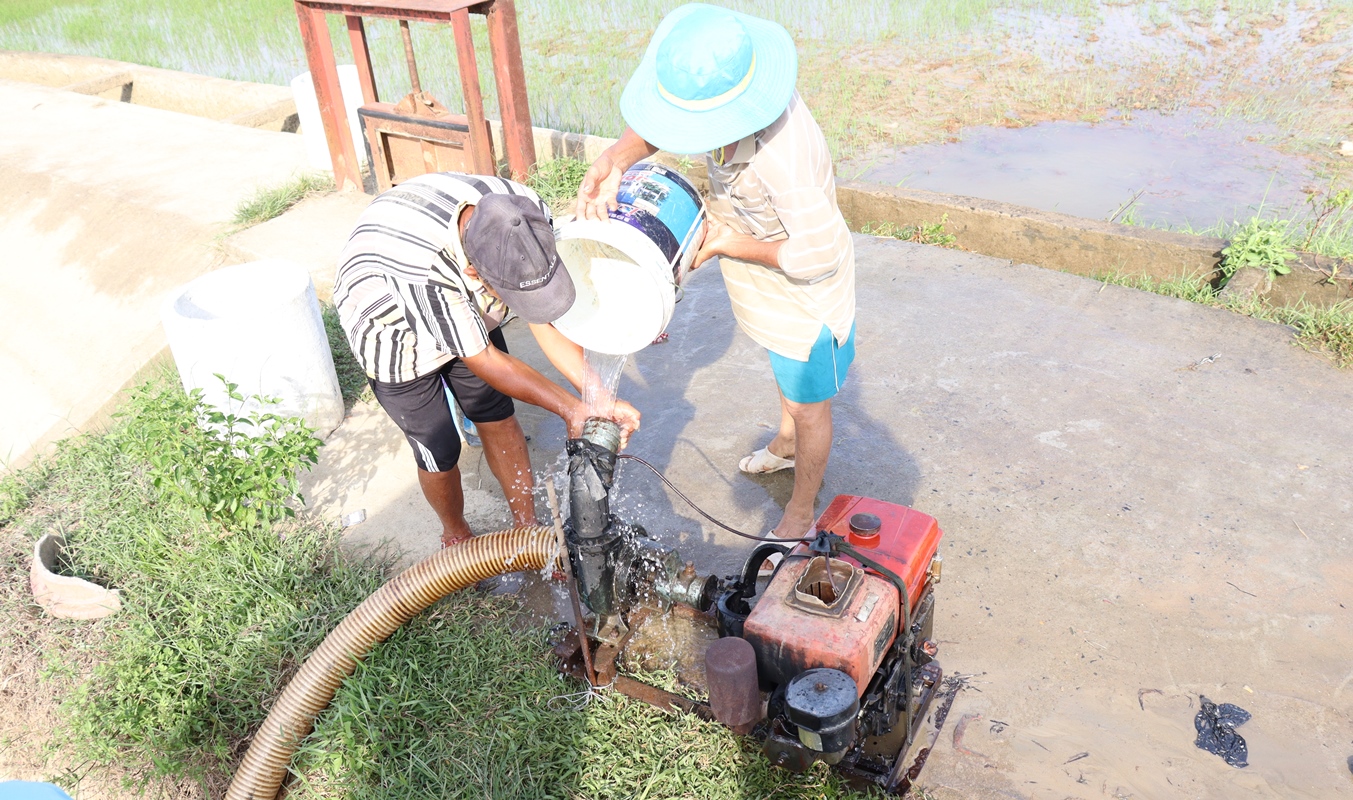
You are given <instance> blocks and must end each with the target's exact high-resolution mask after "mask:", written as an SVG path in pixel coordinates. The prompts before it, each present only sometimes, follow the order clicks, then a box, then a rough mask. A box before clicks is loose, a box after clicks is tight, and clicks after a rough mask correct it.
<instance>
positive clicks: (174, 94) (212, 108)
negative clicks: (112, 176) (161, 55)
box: [0, 50, 299, 133]
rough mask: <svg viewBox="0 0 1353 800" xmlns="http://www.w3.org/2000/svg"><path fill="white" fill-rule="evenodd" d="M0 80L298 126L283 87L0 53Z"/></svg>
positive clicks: (243, 121) (252, 124)
mask: <svg viewBox="0 0 1353 800" xmlns="http://www.w3.org/2000/svg"><path fill="white" fill-rule="evenodd" d="M0 78H4V79H6V80H12V81H20V82H22V83H35V84H38V85H40V86H51V87H54V88H57V89H63V90H65V91H69V92H76V93H78V94H87V95H94V96H96V97H102V98H104V99H106V100H117V101H120V102H123V103H133V104H135V105H140V106H149V107H151V108H159V109H163V110H165V111H177V112H179V113H181V114H191V115H193V116H195V117H206V118H207V119H214V120H220V121H222V122H230V123H232V124H236V125H243V126H245V127H249V128H261V129H264V130H271V131H285V132H287V133H294V132H296V130H297V127H298V124H299V123H298V121H297V120H298V117H297V116H296V104H295V102H294V101H293V100H292V98H291V89H290V88H289V87H286V86H273V85H272V84H267V83H250V82H248V81H231V80H226V79H224V78H212V77H208V76H206V75H194V74H192V73H190V72H177V71H175V70H170V69H159V68H157V67H144V66H141V65H140V64H131V63H128V62H126V61H113V60H112V59H107V58H95V57H93V56H71V55H58V54H54V53H27V52H22V51H16V50H0Z"/></svg>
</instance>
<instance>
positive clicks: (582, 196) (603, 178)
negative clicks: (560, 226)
mask: <svg viewBox="0 0 1353 800" xmlns="http://www.w3.org/2000/svg"><path fill="white" fill-rule="evenodd" d="M623 174H624V170H622V169H620V166H619V165H618V164H616V163H615V160H614V159H612V158H611V156H610V155H608V154H607V153H602V154H601V155H600V156H598V157H597V160H596V161H593V162H592V166H590V167H588V168H587V174H586V175H584V176H583V182H582V185H581V186H579V187H578V202H577V204H576V206H575V207H574V211H573V213H574V215H575V216H577V218H578V219H606V215H607V212H609V211H613V210H615V207H616V202H615V196H616V194H617V193H618V192H619V191H620V176H621V175H623Z"/></svg>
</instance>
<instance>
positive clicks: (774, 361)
mask: <svg viewBox="0 0 1353 800" xmlns="http://www.w3.org/2000/svg"><path fill="white" fill-rule="evenodd" d="M854 360H855V325H854V324H851V326H850V336H848V337H846V341H845V344H840V345H838V344H837V343H836V337H834V336H832V332H831V329H830V328H828V327H827V326H826V325H823V326H822V332H821V333H819V334H818V336H817V341H816V342H813V349H812V350H810V351H809V353H808V360H807V361H795V360H794V359H792V358H786V357H784V356H782V355H780V354H779V353H771V354H770V368H771V371H772V372H774V373H775V382H776V383H777V384H779V385H780V394H782V395H784V396H785V398H786V399H788V400H792V401H793V402H795V403H821V402H822V401H823V400H830V399H832V398H833V397H835V396H836V393H837V392H839V391H841V385H842V384H844V383H845V382H846V371H847V370H849V369H850V362H852V361H854Z"/></svg>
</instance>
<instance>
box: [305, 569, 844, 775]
mask: <svg viewBox="0 0 1353 800" xmlns="http://www.w3.org/2000/svg"><path fill="white" fill-rule="evenodd" d="M517 615H518V610H517V609H516V607H515V606H514V604H513V603H512V602H511V601H510V598H501V597H485V596H481V595H473V594H472V595H461V596H456V597H454V598H451V599H450V600H449V601H447V602H444V603H442V604H441V605H439V606H437V607H436V608H434V609H433V610H431V611H430V612H429V613H427V614H424V615H422V616H420V617H419V618H418V619H416V620H414V621H413V622H411V623H409V624H408V625H405V626H404V628H402V629H401V630H400V631H399V632H397V633H396V634H395V635H394V636H393V637H391V639H390V640H389V641H388V642H386V643H385V644H383V645H381V646H380V647H379V648H378V649H377V650H376V652H375V653H374V654H373V655H372V656H371V658H369V659H368V660H367V661H366V662H365V663H364V664H363V665H362V666H361V667H359V668H358V671H357V673H356V675H354V677H353V678H352V679H350V680H349V681H348V682H347V683H346V684H345V685H344V686H343V688H342V689H341V690H340V691H339V693H338V695H337V697H336V698H335V699H334V702H333V704H332V706H331V707H330V708H329V710H328V711H326V712H325V713H324V714H323V715H322V716H321V718H320V721H319V724H318V726H317V728H316V731H315V734H314V735H313V736H312V737H311V739H310V740H309V741H308V742H307V743H306V745H305V747H304V748H303V750H302V751H301V753H299V755H298V758H297V763H296V769H297V772H298V773H299V774H300V775H302V776H304V781H303V785H302V788H301V789H300V796H303V797H333V796H339V797H354V798H372V800H375V799H377V798H380V799H381V800H385V799H386V798H388V800H403V798H409V797H439V798H460V797H463V798H481V797H492V798H542V800H543V799H544V798H559V799H560V800H565V799H566V798H589V799H592V800H602V799H603V798H616V799H617V800H620V799H622V798H638V797H653V798H660V797H661V798H730V800H731V799H732V798H750V797H779V798H836V797H847V796H855V795H853V793H851V792H849V791H848V790H847V789H846V788H845V787H844V786H843V785H842V783H841V781H840V779H839V778H837V777H836V776H835V775H833V774H831V773H830V772H829V771H827V770H825V769H820V770H816V771H814V772H812V773H810V774H807V775H803V776H794V775H791V774H789V773H785V772H783V771H781V770H775V769H772V768H771V767H770V766H769V764H768V763H767V762H766V761H765V759H764V758H763V757H762V756H761V754H760V750H759V747H758V746H757V744H756V743H755V742H752V741H750V740H746V739H743V738H741V737H738V736H736V735H734V734H732V732H731V731H729V730H728V729H727V728H724V727H723V726H720V725H716V724H711V723H707V722H703V721H701V720H699V719H698V718H696V717H692V716H689V715H669V714H663V713H659V712H657V711H655V710H654V709H652V708H651V707H649V706H647V705H645V704H643V703H641V702H638V701H634V700H630V699H629V698H626V697H624V696H622V695H617V694H614V693H606V694H603V695H601V696H599V697H598V698H596V699H594V700H593V701H592V702H591V703H589V704H587V705H586V706H585V707H582V708H578V707H577V706H576V705H575V701H576V700H577V698H576V697H571V695H575V694H576V693H578V692H579V690H580V688H581V687H580V684H579V683H577V682H576V681H573V680H569V679H563V678H561V677H560V676H559V675H558V673H557V672H555V670H554V669H553V667H552V666H551V664H550V658H549V656H548V655H547V652H546V647H545V643H544V637H543V636H542V631H540V630H538V629H536V630H523V629H522V627H521V626H520V624H519V623H518V616H517Z"/></svg>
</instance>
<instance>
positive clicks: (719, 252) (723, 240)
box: [691, 217, 752, 269]
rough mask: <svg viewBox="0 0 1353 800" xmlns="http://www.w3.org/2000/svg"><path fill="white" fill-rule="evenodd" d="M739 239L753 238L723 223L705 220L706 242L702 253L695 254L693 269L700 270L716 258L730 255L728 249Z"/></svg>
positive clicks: (703, 244)
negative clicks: (704, 264)
mask: <svg viewBox="0 0 1353 800" xmlns="http://www.w3.org/2000/svg"><path fill="white" fill-rule="evenodd" d="M739 238H742V239H751V238H752V237H750V236H747V235H745V234H741V233H738V232H737V231H735V230H733V229H732V228H730V227H729V226H727V225H725V224H723V223H722V222H717V221H715V220H712V219H709V218H708V217H706V218H705V240H704V242H703V243H702V244H701V245H700V252H698V253H696V254H695V261H694V263H693V264H692V265H691V269H699V267H700V265H701V264H703V263H705V262H706V261H708V260H709V259H711V258H714V257H715V256H726V255H728V254H729V253H728V248H729V246H730V245H732V244H734V243H735V242H736V241H737V240H738V239H739Z"/></svg>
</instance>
